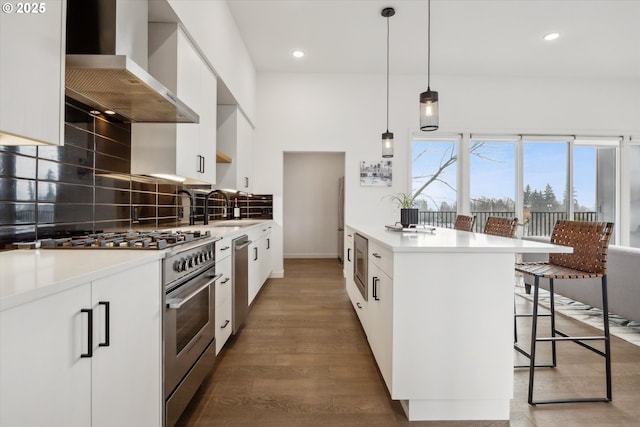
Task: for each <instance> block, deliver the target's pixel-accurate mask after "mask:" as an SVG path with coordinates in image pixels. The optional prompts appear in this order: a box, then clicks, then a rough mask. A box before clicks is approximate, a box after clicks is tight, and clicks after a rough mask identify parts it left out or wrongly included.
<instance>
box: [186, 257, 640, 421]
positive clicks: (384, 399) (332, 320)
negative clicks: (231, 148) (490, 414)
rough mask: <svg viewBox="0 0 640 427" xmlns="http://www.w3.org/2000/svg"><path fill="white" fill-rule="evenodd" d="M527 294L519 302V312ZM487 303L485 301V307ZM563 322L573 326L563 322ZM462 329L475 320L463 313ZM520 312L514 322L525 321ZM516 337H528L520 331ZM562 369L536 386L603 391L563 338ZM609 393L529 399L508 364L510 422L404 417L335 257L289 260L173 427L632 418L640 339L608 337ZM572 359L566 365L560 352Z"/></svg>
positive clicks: (523, 381) (595, 365)
mask: <svg viewBox="0 0 640 427" xmlns="http://www.w3.org/2000/svg"><path fill="white" fill-rule="evenodd" d="M524 304H525V303H524V302H522V303H519V307H518V309H519V310H521V309H522V310H526V307H525V306H524ZM488 309H489V308H488ZM561 321H562V322H563V323H562V324H563V325H564V324H565V323H566V324H567V328H565V329H569V328H571V329H573V328H576V329H580V328H582V326H581V325H580V324H578V323H577V322H575V321H572V320H565V319H562V320H561ZM468 322H469V333H474V331H473V319H468ZM524 322H525V321H524V320H523V323H522V324H519V325H520V326H519V330H520V331H522V332H525V331H526V329H527V327H526V325H525V323H524ZM520 339H521V340H526V333H523V334H522V337H521V338H520ZM568 346H569V347H567V345H563V346H561V348H560V349H559V352H558V358H559V367H558V368H557V369H555V370H547V372H543V371H541V374H540V376H539V377H538V376H536V383H537V384H539V385H540V387H539V389H540V390H541V392H551V393H561V392H559V391H558V390H562V389H567V388H568V389H570V390H571V391H572V392H582V391H583V390H587V391H590V390H595V391H596V392H598V391H599V390H602V387H599V386H600V385H601V383H602V381H600V380H599V377H598V375H599V374H600V373H601V367H600V365H602V363H601V361H600V358H599V357H597V356H592V355H591V354H589V353H590V352H588V351H586V350H582V351H580V349H579V348H578V349H577V350H576V349H574V348H570V347H578V346H576V345H571V344H568ZM612 352H613V353H612V354H613V375H614V376H613V399H614V401H613V402H612V403H609V404H604V403H598V404H575V405H553V406H537V407H533V406H530V405H528V404H527V402H526V392H527V383H528V374H527V371H526V370H524V369H516V370H515V379H514V399H513V401H512V408H511V421H510V423H506V422H498V423H491V422H477V421H474V422H408V421H407V419H406V417H405V415H404V413H403V411H402V409H401V407H400V405H399V403H398V402H396V401H392V400H391V399H390V397H389V395H388V393H387V390H386V387H385V385H384V383H383V380H382V378H381V377H380V374H379V372H378V370H377V366H376V363H375V360H374V358H373V356H372V354H371V351H370V349H369V346H368V344H367V339H366V336H365V334H364V332H363V330H362V328H361V327H360V324H359V322H358V319H357V316H356V314H355V312H354V311H353V308H352V306H351V304H350V302H349V300H348V297H347V294H346V291H345V289H344V279H343V277H342V266H341V265H340V264H339V263H338V262H337V260H333V259H317V260H315V259H314V260H309V259H287V260H285V278H283V279H270V280H269V281H268V283H267V284H265V286H264V288H263V291H262V292H261V293H260V294H259V296H258V297H257V299H256V301H255V303H254V305H253V307H252V309H251V312H250V314H249V316H248V318H247V322H246V325H245V327H244V329H243V330H242V331H241V333H240V334H239V335H238V336H237V337H235V338H233V337H232V340H231V341H230V342H228V343H227V345H226V347H225V349H224V350H223V351H222V353H221V354H220V355H219V357H218V362H217V364H216V367H215V368H214V371H213V372H212V374H211V375H210V376H209V377H208V378H207V379H206V380H205V383H204V384H203V386H202V387H201V388H200V390H199V391H198V393H197V395H196V397H195V398H194V399H193V401H192V402H191V404H190V405H189V406H188V408H187V410H186V411H185V413H184V414H183V416H182V418H181V419H180V420H179V422H178V424H177V425H178V426H179V427H214V426H215V427H222V426H235V427H271V426H274V427H276V426H277V427H288V426H295V427H318V426H323V427H324V426H326V427H334V426H335V427H342V426H344V427H347V426H348V427H358V426H362V427H365V426H366V427H377V426H380V427H408V426H413V427H422V426H429V427H440V426H442V427H445V426H446V427H451V426H474V427H488V426H498V425H510V426H514V427H538V426H539V427H555V426H558V427H560V426H562V427H571V426H582V427H584V426H599V427H600V426H611V427H614V426H638V425H639V424H638V420H639V419H640V404H639V398H640V347H637V346H634V345H632V344H630V343H627V342H625V341H623V340H620V339H617V338H614V339H613V342H612ZM569 359H570V360H571V362H569V363H563V360H569Z"/></svg>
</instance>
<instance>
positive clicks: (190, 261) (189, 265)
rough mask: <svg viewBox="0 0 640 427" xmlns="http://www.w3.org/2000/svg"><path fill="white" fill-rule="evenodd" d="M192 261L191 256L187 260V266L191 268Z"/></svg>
mask: <svg viewBox="0 0 640 427" xmlns="http://www.w3.org/2000/svg"><path fill="white" fill-rule="evenodd" d="M193 265H194V263H193V257H189V261H188V262H187V268H191V267H193Z"/></svg>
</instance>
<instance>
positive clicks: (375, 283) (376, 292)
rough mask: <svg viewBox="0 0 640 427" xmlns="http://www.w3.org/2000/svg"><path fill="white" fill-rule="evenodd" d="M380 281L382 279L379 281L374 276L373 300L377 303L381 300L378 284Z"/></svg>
mask: <svg viewBox="0 0 640 427" xmlns="http://www.w3.org/2000/svg"><path fill="white" fill-rule="evenodd" d="M379 281H380V279H378V278H377V277H376V276H373V299H374V300H376V301H380V298H378V282H379Z"/></svg>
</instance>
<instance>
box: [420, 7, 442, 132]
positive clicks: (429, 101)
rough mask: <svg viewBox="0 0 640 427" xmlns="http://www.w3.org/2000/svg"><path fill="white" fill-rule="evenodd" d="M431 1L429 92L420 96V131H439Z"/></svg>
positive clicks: (429, 12) (428, 37)
mask: <svg viewBox="0 0 640 427" xmlns="http://www.w3.org/2000/svg"><path fill="white" fill-rule="evenodd" d="M430 84H431V0H429V1H428V4H427V91H426V92H422V93H421V94H420V130H426V131H433V130H437V129H438V121H439V113H438V92H436V91H434V90H431V87H430Z"/></svg>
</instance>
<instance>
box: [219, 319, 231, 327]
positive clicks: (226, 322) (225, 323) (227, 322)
mask: <svg viewBox="0 0 640 427" xmlns="http://www.w3.org/2000/svg"><path fill="white" fill-rule="evenodd" d="M229 322H230V320H225V321H224V325H222V326H220V329H224V328H226V327H227V325H229Z"/></svg>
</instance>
